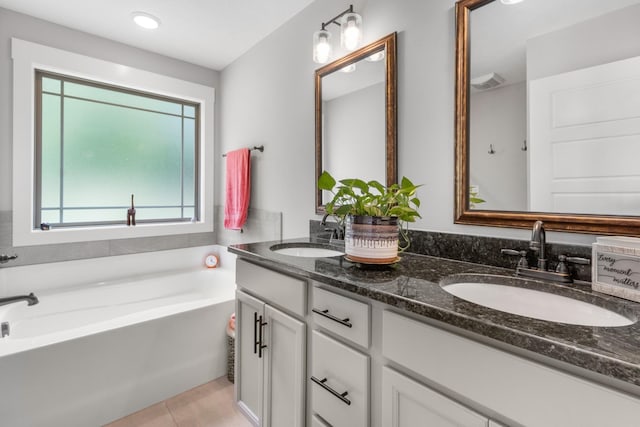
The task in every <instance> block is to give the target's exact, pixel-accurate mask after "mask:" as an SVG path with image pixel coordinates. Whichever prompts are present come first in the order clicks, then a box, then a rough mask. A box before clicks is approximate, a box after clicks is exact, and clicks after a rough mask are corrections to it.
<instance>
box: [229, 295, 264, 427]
mask: <svg viewBox="0 0 640 427" xmlns="http://www.w3.org/2000/svg"><path fill="white" fill-rule="evenodd" d="M264 306H265V304H264V303H263V302H262V301H260V300H259V299H256V298H254V297H252V296H249V295H247V294H245V293H244V292H242V291H236V366H235V368H236V372H235V377H236V401H237V402H238V406H239V407H240V409H241V410H242V412H243V413H244V414H245V415H246V416H247V417H248V418H249V419H250V420H251V422H252V423H253V424H255V425H259V424H260V423H261V421H262V402H263V397H262V396H263V394H262V393H263V392H262V390H263V372H264V368H263V363H264V357H260V354H259V352H258V350H259V348H258V346H259V345H260V343H259V333H260V327H261V325H260V320H261V319H264Z"/></svg>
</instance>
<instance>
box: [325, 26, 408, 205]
mask: <svg viewBox="0 0 640 427" xmlns="http://www.w3.org/2000/svg"><path fill="white" fill-rule="evenodd" d="M396 38H397V35H396V33H392V34H389V35H388V36H386V37H383V38H382V39H380V40H378V41H376V42H373V43H371V44H369V45H367V46H364V47H362V48H360V49H358V50H356V51H354V52H352V53H350V54H348V55H346V56H344V57H342V58H340V59H337V60H336V61H334V62H331V63H329V64H327V65H325V66H323V67H321V68H319V69H317V70H316V72H315V116H316V138H315V147H316V150H315V151H316V181H315V182H314V184H316V183H317V181H318V178H319V177H320V175H321V174H322V172H323V171H324V170H326V171H328V172H329V173H331V175H332V176H333V177H334V178H336V180H340V179H345V178H361V179H364V180H367V181H370V180H374V179H375V180H377V181H379V182H381V183H383V184H386V185H391V184H393V183H395V182H396V181H397V179H398V177H397V158H396V146H397V131H396V121H397V109H396V108H397V107H396V98H397V94H396ZM314 188H315V191H316V213H319V214H322V213H325V209H324V205H325V203H326V202H327V201H328V200H330V197H329V196H328V195H326V194H323V192H322V191H321V190H318V188H317V185H316V186H315V187H314Z"/></svg>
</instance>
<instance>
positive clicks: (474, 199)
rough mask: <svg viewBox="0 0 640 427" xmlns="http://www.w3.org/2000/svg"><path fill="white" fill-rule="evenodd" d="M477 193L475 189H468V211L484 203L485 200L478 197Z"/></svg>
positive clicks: (473, 187)
mask: <svg viewBox="0 0 640 427" xmlns="http://www.w3.org/2000/svg"><path fill="white" fill-rule="evenodd" d="M478 193H479V192H478V190H477V187H475V186H473V185H472V186H471V187H470V188H469V208H470V209H475V207H476V205H478V204H480V203H484V202H486V200H484V199H481V198H480V197H478Z"/></svg>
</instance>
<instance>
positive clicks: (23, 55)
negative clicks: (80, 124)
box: [11, 38, 215, 247]
mask: <svg viewBox="0 0 640 427" xmlns="http://www.w3.org/2000/svg"><path fill="white" fill-rule="evenodd" d="M11 49H12V58H13V209H12V210H13V227H12V228H13V233H12V237H13V243H12V244H13V246H16V247H19V246H31V245H44V244H59V243H70V242H87V241H96V240H112V239H124V238H135V237H152V236H170V235H178V234H190V233H203V232H212V231H213V230H214V224H213V201H214V194H213V190H214V180H213V176H214V170H213V163H214V102H215V89H214V88H213V87H210V86H205V85H202V84H198V83H193V82H189V81H185V80H180V79H176V78H174V77H169V76H166V75H162V74H157V73H153V72H150V71H146V70H141V69H138V68H133V67H129V66H125V65H122V64H117V63H114V62H109V61H104V60H101V59H97V58H93V57H89V56H85V55H80V54H76V53H73V52H68V51H65V50H61V49H56V48H51V47H48V46H44V45H40V44H37V43H32V42H28V41H24V40H20V39H17V38H12V39H11ZM36 70H42V71H44V72H46V73H51V74H61V75H64V76H69V77H72V78H76V79H80V80H89V81H95V82H99V83H100V84H105V85H112V86H115V87H119V88H125V89H128V90H131V91H134V92H135V91H139V92H143V93H145V94H149V93H151V94H156V95H158V96H160V97H167V98H174V99H179V100H183V101H188V102H191V103H194V104H198V105H199V106H200V122H199V123H198V124H197V125H196V133H197V134H199V135H200V140H199V147H198V148H197V150H196V151H198V152H199V158H198V159H197V161H196V168H197V169H198V170H199V178H198V179H197V180H196V181H197V182H196V183H195V184H196V186H197V187H198V188H199V193H198V200H197V201H196V204H197V205H198V207H199V215H198V218H199V219H197V220H196V221H189V222H184V221H179V222H176V221H169V222H155V221H154V222H151V223H140V224H139V225H136V226H135V227H128V226H127V225H126V224H125V222H124V221H123V222H122V224H109V225H84V224H83V225H82V226H77V227H58V228H56V227H52V228H51V229H50V230H40V229H39V228H35V224H34V218H35V216H34V214H35V207H36V204H35V201H36V199H35V198H36V194H35V185H34V184H35V179H36V173H35V172H36V165H35V160H36V145H35V144H36V126H35V123H36V117H35V114H36V108H35V104H34V103H35V101H36V88H35V84H36V83H35V82H36V79H35V73H36Z"/></svg>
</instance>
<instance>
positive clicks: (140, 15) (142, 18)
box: [131, 12, 160, 30]
mask: <svg viewBox="0 0 640 427" xmlns="http://www.w3.org/2000/svg"><path fill="white" fill-rule="evenodd" d="M131 17H132V18H133V21H134V22H135V23H136V24H138V26H140V27H142V28H145V29H147V30H155V29H156V28H158V27H159V26H160V20H159V19H158V18H156V17H155V16H153V15H151V14H149V13H145V12H133V13H132V14H131Z"/></svg>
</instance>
